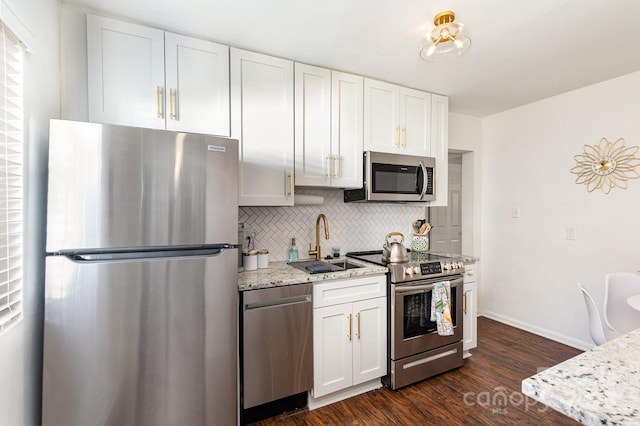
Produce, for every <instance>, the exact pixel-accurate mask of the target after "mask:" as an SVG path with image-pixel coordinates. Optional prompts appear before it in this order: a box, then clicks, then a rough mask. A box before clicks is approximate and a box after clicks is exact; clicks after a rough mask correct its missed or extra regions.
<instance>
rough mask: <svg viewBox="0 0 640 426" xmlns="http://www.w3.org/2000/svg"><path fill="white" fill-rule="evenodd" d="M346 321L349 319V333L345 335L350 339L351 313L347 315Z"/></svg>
mask: <svg viewBox="0 0 640 426" xmlns="http://www.w3.org/2000/svg"><path fill="white" fill-rule="evenodd" d="M347 321H349V334H348V335H347V337H348V338H349V341H351V314H349V315H347Z"/></svg>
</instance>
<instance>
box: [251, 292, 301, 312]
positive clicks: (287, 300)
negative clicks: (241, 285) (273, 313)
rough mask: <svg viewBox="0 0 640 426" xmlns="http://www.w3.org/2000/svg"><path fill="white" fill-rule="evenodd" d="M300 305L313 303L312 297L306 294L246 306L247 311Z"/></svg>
mask: <svg viewBox="0 0 640 426" xmlns="http://www.w3.org/2000/svg"><path fill="white" fill-rule="evenodd" d="M298 303H311V295H310V294H306V295H302V296H293V297H284V298H282V299H277V300H270V301H267V302H254V303H247V304H245V305H244V310H245V311H250V310H254V309H263V308H272V307H275V306H286V305H296V304H298Z"/></svg>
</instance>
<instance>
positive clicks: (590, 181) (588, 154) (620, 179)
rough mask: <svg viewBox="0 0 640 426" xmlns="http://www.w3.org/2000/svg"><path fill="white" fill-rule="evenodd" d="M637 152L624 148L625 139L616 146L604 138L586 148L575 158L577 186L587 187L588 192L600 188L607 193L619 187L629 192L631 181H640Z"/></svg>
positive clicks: (572, 171) (617, 142) (633, 147)
mask: <svg viewBox="0 0 640 426" xmlns="http://www.w3.org/2000/svg"><path fill="white" fill-rule="evenodd" d="M638 149H640V147H637V146H630V147H626V146H624V139H623V138H620V139H618V140H617V141H615V142H613V143H612V142H609V141H608V140H607V139H606V138H602V139H600V143H598V145H593V146H592V145H585V146H584V152H583V153H582V154H578V155H574V156H573V158H574V159H575V160H576V163H577V164H576V166H575V167H574V168H572V169H571V173H574V174H576V175H578V177H577V178H576V183H577V184H582V183H583V184H585V185H587V191H588V192H592V191H595V190H596V189H600V190H602V192H603V193H605V194H608V193H609V192H610V191H611V190H612V189H613V188H614V187H616V186H617V187H618V188H621V189H626V188H627V181H628V180H629V179H638V178H640V174H639V173H638V172H637V171H636V170H635V169H636V167H637V166H639V165H640V158H638V157H636V153H637V152H638Z"/></svg>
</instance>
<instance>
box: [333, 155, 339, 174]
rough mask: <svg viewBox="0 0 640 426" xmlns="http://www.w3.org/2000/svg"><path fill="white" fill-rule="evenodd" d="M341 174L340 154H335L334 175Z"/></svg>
mask: <svg viewBox="0 0 640 426" xmlns="http://www.w3.org/2000/svg"><path fill="white" fill-rule="evenodd" d="M338 176H340V156H339V155H334V156H333V177H338Z"/></svg>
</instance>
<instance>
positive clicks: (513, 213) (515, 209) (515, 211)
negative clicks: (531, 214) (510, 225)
mask: <svg viewBox="0 0 640 426" xmlns="http://www.w3.org/2000/svg"><path fill="white" fill-rule="evenodd" d="M511 217H512V218H514V219H518V218H519V217H520V207H512V208H511Z"/></svg>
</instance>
